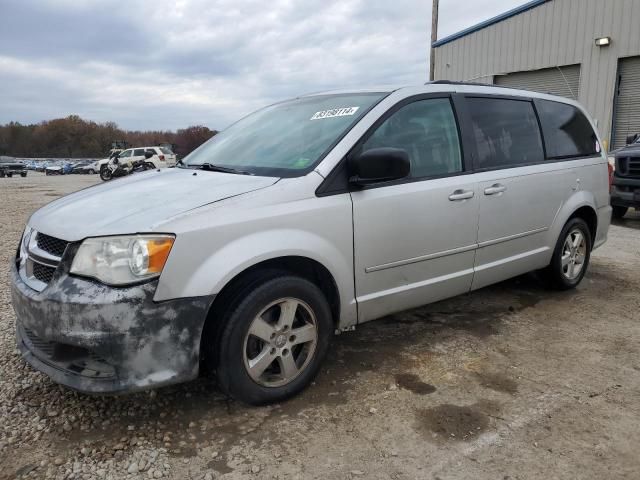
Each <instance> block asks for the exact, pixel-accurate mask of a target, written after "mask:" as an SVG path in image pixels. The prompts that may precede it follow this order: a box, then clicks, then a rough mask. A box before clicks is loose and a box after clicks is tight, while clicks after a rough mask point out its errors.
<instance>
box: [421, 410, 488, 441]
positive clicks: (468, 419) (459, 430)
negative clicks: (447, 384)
mask: <svg viewBox="0 0 640 480" xmlns="http://www.w3.org/2000/svg"><path fill="white" fill-rule="evenodd" d="M497 410H498V406H497V404H496V403H495V402H492V401H489V400H481V401H479V402H477V403H475V404H473V405H467V406H459V405H452V404H450V403H445V404H443V405H438V406H437V407H433V408H427V409H424V410H422V411H421V412H420V413H419V423H420V427H421V428H422V429H425V430H426V431H427V432H428V433H429V436H430V437H434V436H435V438H437V439H438V440H439V441H455V442H459V441H467V440H472V439H475V438H477V436H478V435H480V434H481V433H483V432H485V431H486V430H488V429H489V426H490V424H491V421H490V420H491V416H492V412H496V411H497Z"/></svg>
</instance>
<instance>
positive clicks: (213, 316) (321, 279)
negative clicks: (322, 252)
mask: <svg viewBox="0 0 640 480" xmlns="http://www.w3.org/2000/svg"><path fill="white" fill-rule="evenodd" d="M276 272H282V273H285V274H287V273H288V274H292V275H297V276H300V277H302V278H305V279H306V280H309V281H310V282H312V283H313V284H315V285H316V286H317V287H318V288H319V289H320V290H321V291H322V292H323V293H324V295H325V297H326V298H327V302H328V303H329V307H330V309H331V317H332V320H333V325H334V328H336V329H337V328H339V327H340V313H341V309H340V290H339V288H338V285H337V283H336V280H335V278H334V277H333V275H332V274H331V272H330V271H329V270H328V269H327V267H325V266H324V265H323V264H322V263H320V262H319V261H317V260H314V259H312V258H309V257H305V256H298V255H287V256H280V257H274V258H270V259H267V260H263V261H260V262H258V263H255V264H253V265H251V266H249V267H247V268H245V269H244V270H242V271H241V272H240V273H238V274H236V275H235V276H234V277H233V278H231V279H230V280H229V281H228V282H227V283H226V284H225V285H224V287H223V288H222V290H220V292H219V293H218V294H217V295H216V298H215V300H214V301H213V303H212V304H211V307H210V308H209V312H208V314H207V317H206V319H205V322H204V325H203V328H202V336H201V347H200V364H201V367H203V366H204V355H205V354H206V352H207V351H208V349H207V348H204V347H203V346H202V343H203V342H205V341H213V342H214V344H217V342H218V340H219V338H220V335H221V333H222V327H223V326H224V324H223V322H221V321H219V319H220V317H221V316H222V315H223V313H224V308H225V306H226V304H227V303H228V302H229V301H231V300H232V299H233V297H234V293H235V292H236V291H237V290H238V289H239V288H241V287H242V286H243V285H246V284H247V282H250V281H254V280H255V279H256V278H259V277H260V275H261V274H262V275H265V276H268V275H269V273H273V274H275V273H276Z"/></svg>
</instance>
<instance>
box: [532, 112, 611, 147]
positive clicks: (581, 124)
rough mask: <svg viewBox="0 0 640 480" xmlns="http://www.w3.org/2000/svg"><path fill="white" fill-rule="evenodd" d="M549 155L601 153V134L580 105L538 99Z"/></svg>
mask: <svg viewBox="0 0 640 480" xmlns="http://www.w3.org/2000/svg"><path fill="white" fill-rule="evenodd" d="M536 108H537V109H538V115H539V116H540V123H541V124H542V133H543V135H544V144H545V148H546V151H547V158H549V159H560V158H572V157H587V156H593V155H597V154H599V153H600V145H599V144H598V137H597V136H596V133H595V132H594V131H593V128H592V127H591V124H590V123H589V120H588V119H587V117H586V116H585V115H584V113H582V112H581V111H580V110H579V109H578V108H576V107H574V106H573V105H568V104H566V103H560V102H553V101H549V100H538V101H536Z"/></svg>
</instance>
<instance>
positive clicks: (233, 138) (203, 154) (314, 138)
mask: <svg viewBox="0 0 640 480" xmlns="http://www.w3.org/2000/svg"><path fill="white" fill-rule="evenodd" d="M384 96H386V93H363V94H344V95H343V94H336V95H316V96H310V97H302V98H297V99H294V100H289V101H286V102H282V103H279V104H276V105H272V106H270V107H266V108H264V109H262V110H259V111H257V112H255V113H252V114H251V115H249V116H247V117H245V118H243V119H242V120H240V121H239V122H237V123H235V124H233V125H232V126H230V127H229V128H227V129H226V130H224V131H222V132H220V133H218V134H217V135H215V136H214V137H213V138H211V140H209V141H207V142H206V143H204V144H203V145H202V146H201V147H199V148H198V149H196V150H194V151H193V152H192V153H191V154H189V155H188V156H187V157H186V158H185V159H184V161H183V163H184V164H185V166H186V167H198V166H202V165H203V164H210V165H215V166H220V167H226V168H230V169H234V170H242V171H244V172H249V173H252V174H255V175H265V176H278V177H295V176H299V175H303V174H304V173H306V172H308V171H309V170H310V169H311V168H313V167H314V166H315V165H316V164H317V163H318V162H319V161H320V160H321V159H322V158H323V157H324V155H325V154H326V153H327V152H328V151H329V150H330V149H331V148H332V147H333V146H334V145H335V144H336V143H337V142H338V141H339V140H340V139H341V138H342V136H343V135H344V134H346V133H347V132H348V131H349V130H350V129H351V127H352V126H353V125H355V124H356V123H357V122H358V120H360V119H361V118H362V116H363V115H364V114H365V113H366V112H367V111H368V110H369V109H370V108H371V107H373V106H374V105H375V104H377V103H378V102H379V101H380V100H381V99H382V98H384Z"/></svg>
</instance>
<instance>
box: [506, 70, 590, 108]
mask: <svg viewBox="0 0 640 480" xmlns="http://www.w3.org/2000/svg"><path fill="white" fill-rule="evenodd" d="M494 82H495V84H496V85H500V86H503V87H511V88H521V89H523V90H532V91H534V92H540V93H550V94H552V95H560V96H561V97H567V98H572V99H577V98H578V91H579V90H580V65H579V64H578V65H565V66H564V67H554V68H544V69H541V70H530V71H528V72H514V73H509V74H507V75H496V76H495V77H494Z"/></svg>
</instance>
